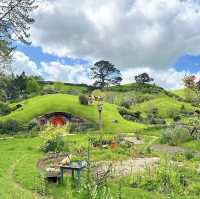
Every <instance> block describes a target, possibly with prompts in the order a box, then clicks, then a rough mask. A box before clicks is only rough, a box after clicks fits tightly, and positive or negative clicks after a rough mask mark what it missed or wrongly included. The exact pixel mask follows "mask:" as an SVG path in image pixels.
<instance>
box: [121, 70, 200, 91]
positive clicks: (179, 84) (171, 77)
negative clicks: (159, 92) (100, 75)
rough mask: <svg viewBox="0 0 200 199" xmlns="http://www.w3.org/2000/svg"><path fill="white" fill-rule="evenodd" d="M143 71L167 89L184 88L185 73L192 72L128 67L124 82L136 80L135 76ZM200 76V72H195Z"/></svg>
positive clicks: (123, 73) (124, 74)
mask: <svg viewBox="0 0 200 199" xmlns="http://www.w3.org/2000/svg"><path fill="white" fill-rule="evenodd" d="M142 72H146V73H148V74H149V75H150V76H151V77H153V78H154V83H156V84H157V85H160V86H161V87H163V88H165V89H179V88H183V87H184V84H183V78H184V76H185V75H189V74H191V73H190V72H188V71H180V72H179V71H176V70H175V69H174V68H169V69H161V70H156V69H152V68H149V67H144V68H134V69H128V70H125V71H124V72H122V76H123V83H131V82H133V81H134V76H135V75H138V74H140V73H142ZM195 75H196V76H197V78H200V72H198V73H196V74H195Z"/></svg>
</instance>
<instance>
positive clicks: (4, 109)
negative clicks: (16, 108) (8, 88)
mask: <svg viewBox="0 0 200 199" xmlns="http://www.w3.org/2000/svg"><path fill="white" fill-rule="evenodd" d="M10 112H11V108H10V107H9V106H8V104H6V103H3V102H0V115H6V114H9V113H10Z"/></svg>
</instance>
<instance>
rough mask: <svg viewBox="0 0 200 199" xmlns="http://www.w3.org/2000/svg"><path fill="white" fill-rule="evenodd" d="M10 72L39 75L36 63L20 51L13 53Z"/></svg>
mask: <svg viewBox="0 0 200 199" xmlns="http://www.w3.org/2000/svg"><path fill="white" fill-rule="evenodd" d="M12 72H14V73H15V74H17V75H20V74H21V73H22V72H25V73H26V74H27V75H40V73H39V70H38V67H37V65H36V63H35V62H33V61H32V60H30V58H29V57H28V56H26V55H25V54H24V53H23V52H20V51H16V52H15V53H14V62H13V64H12Z"/></svg>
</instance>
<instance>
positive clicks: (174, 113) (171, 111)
mask: <svg viewBox="0 0 200 199" xmlns="http://www.w3.org/2000/svg"><path fill="white" fill-rule="evenodd" d="M167 115H168V117H169V118H175V117H177V116H179V112H178V110H177V109H175V108H173V107H170V108H168V110H167Z"/></svg>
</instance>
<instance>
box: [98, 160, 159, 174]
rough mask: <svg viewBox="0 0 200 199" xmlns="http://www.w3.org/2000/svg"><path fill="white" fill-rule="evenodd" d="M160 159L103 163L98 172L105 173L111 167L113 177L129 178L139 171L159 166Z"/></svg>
mask: <svg viewBox="0 0 200 199" xmlns="http://www.w3.org/2000/svg"><path fill="white" fill-rule="evenodd" d="M159 163H160V158H158V157H151V158H136V159H129V160H123V161H116V162H112V161H102V162H100V163H99V165H98V166H97V169H96V172H97V173H98V172H102V171H103V172H105V171H107V169H108V168H109V166H110V165H112V166H111V174H112V176H127V175H130V174H131V173H136V172H139V171H143V170H145V168H147V167H149V166H156V165H159Z"/></svg>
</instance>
